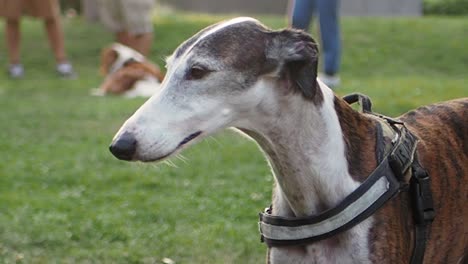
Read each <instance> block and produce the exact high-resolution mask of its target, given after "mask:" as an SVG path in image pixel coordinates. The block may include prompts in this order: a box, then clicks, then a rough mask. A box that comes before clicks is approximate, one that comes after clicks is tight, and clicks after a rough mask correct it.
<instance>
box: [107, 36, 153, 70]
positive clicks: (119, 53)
mask: <svg viewBox="0 0 468 264" xmlns="http://www.w3.org/2000/svg"><path fill="white" fill-rule="evenodd" d="M144 61H145V57H144V56H143V55H141V54H140V53H139V52H138V51H136V50H134V49H132V48H130V47H127V46H125V45H122V44H119V43H114V44H112V45H110V46H109V47H106V48H104V49H102V51H101V67H100V72H101V74H103V75H109V74H112V73H114V72H116V71H118V70H119V69H121V68H122V67H124V66H125V65H126V64H129V63H132V62H144Z"/></svg>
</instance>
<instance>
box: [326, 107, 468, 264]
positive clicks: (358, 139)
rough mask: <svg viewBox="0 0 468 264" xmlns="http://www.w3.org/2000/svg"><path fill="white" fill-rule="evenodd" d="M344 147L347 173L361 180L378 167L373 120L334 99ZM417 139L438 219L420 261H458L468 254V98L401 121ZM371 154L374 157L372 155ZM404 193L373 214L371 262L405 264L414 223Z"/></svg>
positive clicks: (410, 114) (414, 113)
mask: <svg viewBox="0 0 468 264" xmlns="http://www.w3.org/2000/svg"><path fill="white" fill-rule="evenodd" d="M335 109H336V111H337V113H338V117H339V120H340V125H341V127H342V129H343V134H344V139H345V143H346V146H347V156H348V162H349V171H350V174H351V175H352V176H353V177H354V178H355V179H356V180H359V181H363V180H364V179H365V177H363V176H365V175H369V174H370V173H371V172H372V170H373V169H374V168H375V167H376V165H377V160H376V158H375V155H373V152H374V149H375V145H376V141H375V136H374V135H375V133H376V131H375V127H376V121H375V120H373V119H371V118H368V117H366V115H365V114H361V113H358V112H356V111H354V110H352V109H351V108H350V107H349V106H348V105H347V103H346V102H344V101H343V100H341V99H339V98H335ZM399 118H400V119H401V120H402V121H404V122H405V124H406V126H407V127H408V129H409V130H410V131H411V132H413V133H414V134H415V135H416V136H417V137H418V138H419V139H420V142H419V144H418V151H417V153H418V157H419V161H420V163H421V165H422V166H423V167H424V168H425V169H426V170H427V171H428V173H429V175H430V176H431V189H432V192H433V198H434V206H435V210H436V213H437V215H436V218H435V220H434V222H433V223H432V225H431V235H430V240H429V243H428V245H427V248H426V256H425V262H424V263H462V262H461V257H462V252H464V254H465V255H466V254H467V252H466V251H467V249H466V247H467V237H468V235H467V232H468V231H467V230H468V229H467V228H466V223H468V211H467V210H466V209H465V208H466V201H467V195H468V193H467V187H466V185H465V184H466V182H467V180H468V179H467V177H468V98H465V99H458V100H452V101H448V102H444V103H438V104H433V105H429V106H424V107H420V108H418V109H416V110H413V111H410V112H408V113H406V114H404V115H402V116H400V117H399ZM371 153H372V154H371ZM411 210H412V209H411V206H410V200H409V196H408V193H407V192H402V193H400V194H399V195H398V196H397V197H395V198H393V199H392V200H391V201H390V202H389V203H388V204H387V205H385V206H384V207H383V208H382V209H381V210H379V211H378V212H377V213H376V214H375V215H374V217H375V222H374V226H373V227H372V229H371V232H370V234H369V236H370V241H372V243H371V252H372V256H371V260H372V261H373V262H374V263H407V262H408V259H409V258H410V257H411V254H412V247H413V243H414V242H413V228H414V226H413V221H412V211H411Z"/></svg>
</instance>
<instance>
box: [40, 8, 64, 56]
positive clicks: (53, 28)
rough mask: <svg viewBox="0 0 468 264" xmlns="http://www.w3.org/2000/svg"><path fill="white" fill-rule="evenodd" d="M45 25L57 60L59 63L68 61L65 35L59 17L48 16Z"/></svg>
mask: <svg viewBox="0 0 468 264" xmlns="http://www.w3.org/2000/svg"><path fill="white" fill-rule="evenodd" d="M44 25H45V28H46V31H47V37H48V39H49V44H50V47H51V48H52V51H53V53H54V56H55V60H56V61H57V63H62V62H66V61H67V55H66V54H65V45H64V37H63V31H62V28H61V25H60V21H59V18H56V17H53V18H46V19H45V20H44Z"/></svg>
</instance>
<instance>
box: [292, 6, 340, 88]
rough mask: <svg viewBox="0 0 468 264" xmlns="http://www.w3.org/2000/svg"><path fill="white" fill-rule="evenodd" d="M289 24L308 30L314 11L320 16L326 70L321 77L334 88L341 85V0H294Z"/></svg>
mask: <svg viewBox="0 0 468 264" xmlns="http://www.w3.org/2000/svg"><path fill="white" fill-rule="evenodd" d="M291 9H292V10H291V12H290V13H291V14H290V19H289V25H290V26H291V27H293V28H297V29H302V30H304V31H308V29H309V25H310V22H311V20H312V16H313V14H314V13H316V14H318V16H319V26H320V27H319V28H320V38H321V42H322V45H321V49H322V54H323V58H324V63H323V66H324V69H323V70H324V72H323V74H320V75H319V79H320V80H321V81H322V82H323V83H325V84H326V85H327V86H329V87H331V88H333V87H337V86H339V85H340V77H339V75H338V73H339V70H340V63H341V36H340V25H339V0H292V6H291Z"/></svg>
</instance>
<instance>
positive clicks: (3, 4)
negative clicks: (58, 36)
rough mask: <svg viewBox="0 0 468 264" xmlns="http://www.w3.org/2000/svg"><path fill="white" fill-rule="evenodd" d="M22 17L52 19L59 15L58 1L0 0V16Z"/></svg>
mask: <svg viewBox="0 0 468 264" xmlns="http://www.w3.org/2000/svg"><path fill="white" fill-rule="evenodd" d="M22 15H29V16H33V17H39V18H54V17H58V16H59V15H60V6H59V3H58V0H0V16H2V17H6V18H19V17H21V16H22Z"/></svg>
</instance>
